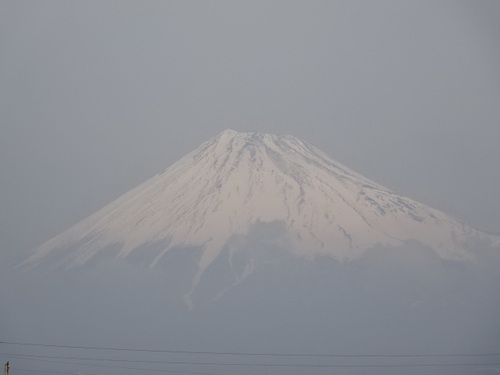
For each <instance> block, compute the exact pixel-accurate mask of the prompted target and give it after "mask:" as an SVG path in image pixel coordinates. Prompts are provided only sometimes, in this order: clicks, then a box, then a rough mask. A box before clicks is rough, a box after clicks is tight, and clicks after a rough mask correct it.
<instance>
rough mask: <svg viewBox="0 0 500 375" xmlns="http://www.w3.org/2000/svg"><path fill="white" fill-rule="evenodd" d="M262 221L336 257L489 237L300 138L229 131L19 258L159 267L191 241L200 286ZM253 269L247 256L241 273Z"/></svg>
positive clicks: (283, 237) (447, 250) (453, 253)
mask: <svg viewBox="0 0 500 375" xmlns="http://www.w3.org/2000/svg"><path fill="white" fill-rule="evenodd" d="M266 226H267V227H269V228H270V229H269V230H271V233H268V235H263V236H260V235H259V234H258V233H257V234H256V235H257V236H260V237H261V241H268V242H271V243H272V245H273V246H278V247H280V248H283V249H285V250H286V251H287V252H289V254H291V255H293V256H298V257H301V256H303V257H307V258H314V257H315V256H317V255H329V256H331V257H334V258H336V259H338V260H351V259H356V258H359V257H360V256H361V255H362V254H363V253H364V252H365V251H366V250H367V249H369V248H371V247H373V246H376V245H383V246H399V245H401V244H403V243H405V242H406V241H418V242H420V243H421V244H423V245H424V246H427V247H430V248H432V249H434V251H435V252H436V253H437V255H438V256H439V257H441V258H443V259H449V260H461V259H466V258H469V257H471V256H472V255H471V254H470V253H469V252H468V250H467V247H466V246H465V244H466V242H467V241H470V240H471V239H474V238H479V239H487V235H485V234H483V233H482V232H480V231H477V230H475V229H473V228H471V227H468V226H466V225H464V224H462V223H460V222H459V221H458V220H456V219H454V218H452V217H450V216H448V215H446V214H444V213H442V212H440V211H438V210H435V209H432V208H430V207H427V206H425V205H423V204H421V203H418V202H416V201H414V200H411V199H408V198H405V197H402V196H400V195H398V194H396V193H394V192H392V191H391V190H389V189H387V188H385V187H383V186H381V185H379V184H377V183H375V182H373V181H371V180H369V179H367V178H365V177H363V176H361V175H359V174H357V173H356V172H354V171H352V170H350V169H349V168H347V167H345V166H344V165H342V164H340V163H338V162H336V161H335V160H333V159H332V158H330V157H329V156H328V155H326V154H324V153H323V152H321V151H319V150H318V149H316V148H315V147H313V146H311V145H310V144H308V143H306V142H303V141H301V140H299V139H297V138H294V137H291V136H276V135H272V134H263V133H238V132H235V131H232V130H226V131H224V132H222V133H221V134H219V135H218V136H216V137H214V138H212V139H210V140H208V141H207V142H205V143H203V144H202V145H201V146H199V147H198V148H197V149H196V150H194V151H193V152H191V153H189V154H188V155H186V156H185V157H183V158H182V159H180V160H179V161H178V162H176V163H175V164H173V165H172V166H171V167H169V168H167V169H166V170H165V171H164V172H163V173H160V174H158V175H156V176H155V177H153V178H151V179H150V180H148V181H146V182H144V183H143V184H141V185H139V186H138V187H136V188H135V189H133V190H132V191H130V192H128V193H127V194H125V195H123V196H122V197H120V198H119V199H117V200H116V201H114V202H112V203H110V204H109V205H107V206H105V207H104V208H102V209H101V210H99V211H98V212H96V213H95V214H93V215H91V216H89V217H88V218H86V219H85V220H83V221H82V222H80V223H78V224H77V225H75V226H73V227H72V228H70V229H69V230H67V231H66V232H64V233H62V234H61V235H59V236H57V237H55V238H53V239H52V240H50V241H48V242H47V243H45V244H44V245H42V246H41V247H40V248H38V249H36V250H35V251H34V253H33V254H32V255H31V256H30V257H29V258H28V259H27V260H26V261H25V262H24V263H23V264H24V266H35V265H37V264H45V265H50V266H51V267H52V266H53V267H60V266H64V267H71V266H78V265H84V264H86V263H88V262H90V261H98V260H99V259H100V258H102V257H103V256H104V255H106V256H108V257H113V258H125V259H131V260H132V259H135V260H137V259H141V262H142V263H143V264H146V265H147V266H149V267H155V266H157V265H158V264H159V263H160V262H161V261H163V260H164V258H165V257H166V256H167V254H169V252H171V251H172V250H173V249H181V248H195V249H198V256H197V257H196V262H197V268H198V269H197V272H196V275H195V276H194V280H193V283H194V285H196V284H197V283H198V282H199V280H200V277H201V275H202V274H203V272H204V271H205V270H206V269H207V267H209V266H210V265H211V264H212V263H213V262H214V260H215V259H217V257H218V256H219V255H220V254H221V253H222V252H223V251H227V252H229V255H230V256H231V255H232V254H235V253H237V252H238V251H239V249H240V248H241V247H243V245H242V244H245V243H246V242H245V238H246V236H249V235H251V234H252V233H254V232H255V228H259V227H266ZM273 228H274V229H279V231H278V232H279V234H278V233H277V232H276V231H275V232H276V233H274V232H272V229H273ZM273 233H274V234H273ZM254 234H255V233H254ZM240 245H241V246H240ZM246 247H247V248H248V246H246ZM49 262H50V263H49ZM252 269H253V265H252V264H251V263H250V264H247V265H245V267H244V270H243V271H242V272H241V275H242V276H244V275H245V274H248V273H251V272H252Z"/></svg>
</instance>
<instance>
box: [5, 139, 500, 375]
mask: <svg viewBox="0 0 500 375" xmlns="http://www.w3.org/2000/svg"><path fill="white" fill-rule="evenodd" d="M499 239H500V238H499V237H494V236H490V235H487V234H484V233H482V232H480V231H478V230H475V229H473V228H471V227H468V226H467V225H464V224H462V223H460V222H459V221H458V220H456V219H454V218H452V217H450V216H448V215H446V214H444V213H442V212H440V211H438V210H435V209H432V208H430V207H427V206H425V205H423V204H421V203H418V202H415V201H413V200H411V199H408V198H405V197H403V196H401V195H398V194H396V193H394V192H392V191H391V190H389V189H387V188H385V187H383V186H381V185H379V184H377V183H375V182H373V181H371V180H369V179H367V178H365V177H363V176H361V175H359V174H357V173H355V172H354V171H352V170H350V169H349V168H347V167H345V166H343V165H342V164H340V163H338V162H336V161H335V160H333V159H331V158H330V157H329V156H328V155H326V154H324V153H323V152H321V151H319V150H318V149H316V148H314V147H313V146H311V145H309V144H307V143H305V142H303V141H301V140H298V139H296V138H293V137H290V136H283V137H281V136H275V135H270V134H261V133H237V132H234V131H231V130H227V131H225V132H223V133H221V134H219V135H218V136H216V137H214V138H213V139H210V140H208V141H207V142H205V143H204V144H202V145H201V146H200V147H198V148H197V149H196V150H194V151H193V152H191V153H190V154H188V155H187V156H185V157H184V158H182V159H181V160H179V161H178V162H177V163H175V164H173V165H172V166H171V167H169V168H168V169H166V170H165V171H164V172H163V173H160V174H158V175H157V176H154V177H153V178H151V179H150V180H148V181H146V182H145V183H143V184H142V185H140V186H138V187H136V188H135V189H133V190H132V191H130V192H129V193H127V194H125V195H123V196H122V197H121V198H119V199H117V200H116V201H114V202H112V203H111V204H109V205H107V206H106V207H104V208H102V209H101V210H100V211H98V212H96V213H95V214H93V215H91V216H90V217H88V218H86V219H85V220H83V221H82V222H80V223H78V224H77V225H75V226H73V227H72V228H70V229H69V230H67V231H66V232H64V233H62V234H61V235H59V236H57V237H55V238H54V239H52V240H50V241H49V242H47V243H45V244H44V245H42V246H41V247H40V248H38V249H36V250H34V251H33V253H32V255H31V256H30V257H29V258H27V259H25V260H24V262H23V263H22V267H17V268H13V267H12V268H7V269H2V272H1V273H0V299H1V301H2V309H1V316H2V323H4V324H3V325H2V334H3V336H5V337H7V338H8V337H12V338H13V339H12V341H16V342H17V341H20V342H22V340H21V339H19V340H14V338H26V341H28V339H29V340H30V341H31V342H43V343H51V344H53V343H63V344H67V343H69V344H72V345H75V343H76V344H77V345H78V346H82V347H83V346H87V347H96V346H103V347H104V346H105V347H109V348H113V347H114V348H126V347H129V348H145V349H151V348H155V347H156V348H166V349H172V350H173V351H174V352H176V351H179V352H178V353H174V352H172V353H169V354H168V355H167V353H163V352H162V353H158V355H160V354H161V357H159V359H158V361H157V362H158V363H157V364H160V362H161V361H163V362H161V363H165V364H166V363H168V366H169V367H168V371H179V372H183V373H199V371H200V367H199V366H196V365H201V363H195V362H202V363H203V366H204V367H203V368H207V371H209V372H210V373H226V372H229V371H231V372H234V373H238V369H239V368H241V366H240V367H236V368H231V369H229V367H227V366H224V367H218V366H215V364H216V363H219V362H223V363H224V362H225V361H227V362H229V361H231V363H237V364H243V363H247V364H248V366H246V365H245V368H242V372H248V371H254V370H255V371H257V372H258V368H257V367H256V368H255V369H253V368H252V370H250V368H246V367H249V366H259V368H261V369H262V372H264V371H265V372H266V373H267V372H269V373H270V374H271V373H272V374H277V375H281V374H283V375H284V374H291V375H295V374H297V375H298V374H302V373H304V369H305V367H300V364H302V365H305V364H306V363H307V364H311V363H314V365H315V366H318V367H315V368H314V370H312V369H311V370H310V371H309V372H311V371H313V372H315V373H318V374H326V373H331V372H332V368H334V367H335V371H336V372H339V373H342V374H344V373H346V374H347V373H349V374H364V373H366V370H367V368H368V367H370V366H371V365H373V367H372V368H370V373H373V374H377V375H378V374H380V375H382V374H383V375H391V374H394V375H396V374H399V373H401V371H402V367H404V366H405V365H406V366H408V367H406V368H405V369H404V372H405V374H409V375H417V374H420V373H421V372H422V367H425V368H426V373H428V374H432V375H438V374H439V375H442V374H447V375H448V374H450V375H451V374H453V375H456V374H460V375H466V374H470V373H471V372H478V371H481V372H483V373H485V374H494V373H495V371H497V370H498V369H497V367H498V366H496V367H494V368H493V369H492V370H491V371H489V372H488V371H487V369H486V370H485V365H483V364H485V363H486V364H487V363H490V364H491V363H496V362H498V361H494V359H493V358H490V357H484V356H481V357H472V356H471V357H470V358H467V360H466V359H465V358H456V359H457V361H453V358H451V357H446V356H441V354H450V353H452V354H453V353H469V354H474V353H496V351H495V350H496V349H495V348H498V347H499V343H500V330H499V325H498V316H499V314H500V298H499V294H498V285H500V273H499V272H498V270H499V269H500V252H499V251H498V246H499V242H498V241H499ZM47 270H49V271H50V272H46V271H47ZM20 271H22V272H20ZM49 346H51V345H49ZM186 348H187V349H188V350H192V351H195V352H196V353H200V355H203V357H198V358H197V359H198V360H199V361H198V360H196V361H194V357H193V356H194V354H193V355H188V354H187V353H184V354H183V353H182V350H183V349H186ZM47 349H51V348H47ZM146 351H147V350H146ZM210 351H217V352H219V353H221V354H220V355H217V357H216V358H217V359H216V358H214V357H213V356H210V357H209V356H208V354H202V353H208V352H210ZM228 352H234V353H249V352H250V353H314V354H320V355H322V358H319V357H318V358H307V357H304V358H299V357H298V356H295V355H294V356H290V358H288V359H286V358H285V357H282V356H279V357H275V356H273V357H272V358H267V359H266V358H263V357H260V356H244V357H235V356H232V357H231V360H230V359H229V357H226V356H222V353H228ZM44 353H45V354H46V355H51V356H56V355H57V358H59V357H60V354H59V353H58V354H55V353H53V354H50V353H49V354H48V353H47V352H44ZM369 353H372V354H396V356H394V357H392V356H391V355H388V356H383V358H382V357H381V358H368V357H367V358H364V359H362V358H358V357H357V355H359V354H369ZM436 353H438V355H435V354H436ZM35 354H36V353H35ZM38 354H40V353H38ZM129 354H130V355H132V354H133V353H132V352H131V353H128V352H127V357H113V358H115V359H114V360H118V361H119V360H121V359H119V358H122V359H123V360H126V361H128V362H133V359H134V358H137V357H134V358H132V357H131V358H129ZM136 354H137V353H136ZM152 354H153V353H148V358H152V357H149V355H152ZM174 354H175V356H174ZM325 354H326V355H327V356H325ZM330 354H348V355H349V357H350V358H340V357H338V356H336V355H334V356H332V357H329V356H328V355H330ZM408 354H410V355H412V354H413V356H412V357H411V358H403V356H404V355H408ZM420 354H430V355H431V356H430V357H432V360H431V358H430V357H426V356H422V357H419V355H420ZM214 355H215V354H214ZM81 356H82V357H85V358H88V353H87V352H86V353H85V355H84V354H83V353H81ZM205 356H206V357H205ZM370 357H371V356H370ZM48 358H51V357H48ZM73 358H77V357H73ZM202 358H203V360H202ZM391 358H393V360H391ZM142 359H143V358H142V357H141V359H140V360H139V362H138V363H134V367H136V366H139V363H141V361H142ZM460 359H462V360H463V361H459V360H460ZM82 360H83V359H82ZM212 362H213V363H212ZM174 363H177V364H178V365H177V366H176V367H173V364H174ZM181 363H186V365H180V364H181ZM190 363H191V365H189V364H190ZM210 363H212V364H210ZM458 363H469V364H471V365H472V364H477V366H469V365H467V366H463V367H459V365H458ZM265 364H267V365H269V366H270V367H269V368H266V369H264V368H262V367H261V366H263V365H265ZM297 364H299V366H296V365H297ZM384 364H385V365H387V367H384ZM146 365H147V367H148V368H147V370H148V371H151V370H152V367H151V366H152V365H151V364H147V363H144V366H146ZM226 365H229V364H228V363H226ZM322 365H331V366H332V367H330V368H329V367H325V368H323V369H321V366H322ZM345 365H347V366H350V365H355V366H360V367H359V368H357V369H356V368H346V369H342V368H341V367H343V366H345ZM68 366H69V365H68ZM105 366H106V371H108V370H110V371H112V369H111V368H110V366H109V364H106V365H105ZM231 366H232V365H231ZM288 366H290V367H288ZM399 366H402V367H399ZM432 366H436V367H432ZM155 368H156V367H155ZM68 370H69V371H72V370H71V369H68ZM344 370H345V371H344ZM115 371H116V373H118V371H120V372H123V367H122V366H119V367H117V368H116V369H115ZM255 371H254V372H255Z"/></svg>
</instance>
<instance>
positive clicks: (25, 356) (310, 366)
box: [0, 354, 500, 372]
mask: <svg viewBox="0 0 500 375" xmlns="http://www.w3.org/2000/svg"><path fill="white" fill-rule="evenodd" d="M0 356H10V357H15V358H22V359H31V360H42V361H46V362H54V363H65V364H75V365H85V366H99V367H107V368H120V369H133V370H147V371H159V372H162V371H165V372H170V371H168V370H156V369H143V368H129V367H120V366H111V365H101V364H91V363H75V362H67V361H65V362H62V361H50V360H48V359H67V360H81V361H109V362H127V363H131V362H132V363H133V362H135V363H148V364H167V365H189V366H235V367H295V368H376V367H377V368H392V367H398V368H404V367H460V366H500V362H495V363H435V364H433V363H408V364H304V363H228V362H192V361H147V360H137V361H135V360H124V359H103V358H78V357H52V356H38V355H22V354H21V355H14V354H10V355H9V354H0Z"/></svg>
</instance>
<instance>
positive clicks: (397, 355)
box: [0, 341, 500, 358]
mask: <svg viewBox="0 0 500 375" xmlns="http://www.w3.org/2000/svg"><path fill="white" fill-rule="evenodd" d="M0 344H5V345H17V346H34V347H49V348H59V349H82V350H103V351H105V350H107V351H122V352H137V353H169V354H204V355H233V356H267V357H316V358H321V357H323V358H334V357H345V358H349V357H352V358H363V357H364V358H393V357H394V358H402V357H407V358H411V357H414V358H416V357H422V358H426V357H427V358H433V357H436V358H437V357H493V356H500V353H448V354H445V353H439V354H372V353H367V354H312V353H272V352H269V353H263V352H260V353H258V352H222V351H220V352H219V351H193V350H161V349H136V348H119V347H104V346H76V345H56V344H41V343H27V342H9V341H0Z"/></svg>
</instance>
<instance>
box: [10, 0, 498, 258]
mask: <svg viewBox="0 0 500 375" xmlns="http://www.w3.org/2000/svg"><path fill="white" fill-rule="evenodd" d="M499 40H500V2H498V1H496V0H491V1H487V0H482V1H461V0H452V1H447V0H442V1H436V0H430V1H427V0H418V1H399V0H394V1H385V0H381V1H373V0H369V1H352V0H349V1H347V0H346V1H291V0H286V1H269V0H266V1H255V0H253V1H234V0H231V1H163V0H161V1H147V0H141V1H126V0H120V1H103V0H97V1H93V0H85V1H66V0H61V1H52V0H46V1H22V0H12V1H5V0H0V131H1V133H0V134H1V136H0V251H1V254H0V259H7V258H10V257H11V256H13V255H15V254H18V253H20V252H23V251H25V250H27V249H30V248H33V247H36V246H38V245H40V244H41V243H43V242H45V241H46V240H48V239H50V238H51V237H53V236H54V235H57V234H59V233H60V232H62V231H63V230H65V229H67V228H68V227H69V226H70V225H72V224H75V223H76V222H78V221H79V220H81V219H83V218H84V217H85V216H87V215H89V214H91V213H93V212H94V211H95V210H97V209H99V208H101V207H102V206H103V205H105V204H106V203H109V202H110V201H112V200H113V199H115V198H117V197H118V196H120V195H121V194H123V193H125V192H126V191H128V190H130V189H131V188H133V187H134V186H136V185H138V184H140V183H141V182H143V181H145V180H146V179H147V178H149V177H151V176H153V175H154V174H156V173H157V172H160V171H162V170H163V169H165V168H166V167H168V166H169V165H170V164H172V163H173V162H175V161H176V160H177V159H179V158H180V157H182V156H184V155H185V154H186V153H188V152H190V151H192V150H193V149H194V148H195V147H197V146H198V145H199V144H200V143H202V142H204V141H205V140H207V139H208V138H210V137H212V136H215V135H217V134H218V133H219V132H221V131H222V130H224V129H226V128H232V129H234V130H238V131H263V132H270V133H276V134H291V135H294V136H297V137H299V138H302V139H304V140H306V141H308V142H310V143H312V144H314V145H315V146H317V147H318V148H320V149H321V150H323V151H324V152H326V153H327V154H329V155H331V156H332V157H333V158H335V159H337V160H338V161H340V162H342V163H344V164H346V165H347V166H349V167H350V168H352V169H354V170H356V171H357V172H359V173H361V174H363V175H365V176H367V177H369V178H371V179H373V180H375V181H376V182H378V183H380V184H382V185H384V186H386V187H388V188H391V189H392V190H395V191H396V192H398V193H400V194H402V195H406V196H409V197H411V198H414V199H417V200H419V201H421V202H423V203H426V204H428V205H431V206H433V207H435V208H438V209H441V210H443V211H445V212H448V213H451V214H453V215H455V216H456V217H458V218H460V219H462V220H463V221H465V222H466V223H469V224H472V225H474V226H476V227H478V228H480V229H484V230H488V231H496V232H500V197H499V195H500V194H499V192H500V169H499V162H500V147H499V143H500V142H499V141H500V48H499V42H498V41H499Z"/></svg>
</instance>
